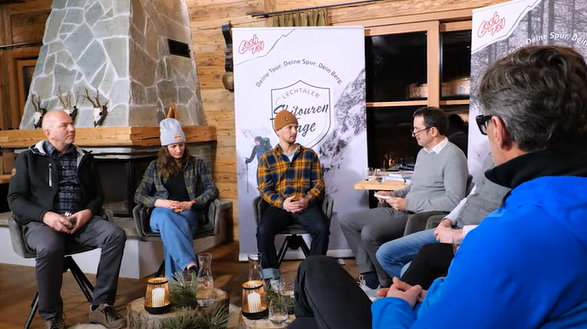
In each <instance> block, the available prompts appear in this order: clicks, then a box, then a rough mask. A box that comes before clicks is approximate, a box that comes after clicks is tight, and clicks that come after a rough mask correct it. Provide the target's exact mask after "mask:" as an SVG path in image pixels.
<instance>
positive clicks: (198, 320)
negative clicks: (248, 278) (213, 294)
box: [159, 305, 230, 329]
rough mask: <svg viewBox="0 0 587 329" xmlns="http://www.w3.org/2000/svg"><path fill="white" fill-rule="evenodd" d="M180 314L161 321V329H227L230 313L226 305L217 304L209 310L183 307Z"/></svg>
mask: <svg viewBox="0 0 587 329" xmlns="http://www.w3.org/2000/svg"><path fill="white" fill-rule="evenodd" d="M176 313H178V314H179V315H178V316H175V317H172V318H166V319H164V320H163V321H161V326H160V327H159V328H160V329H226V328H227V327H228V320H229V317H230V314H229V312H228V308H226V307H225V306H219V305H217V306H215V307H214V309H212V310H211V311H209V312H205V311H202V310H200V309H197V310H193V309H188V308H183V310H182V311H176Z"/></svg>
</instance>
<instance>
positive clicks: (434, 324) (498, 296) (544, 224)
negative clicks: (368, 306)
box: [372, 162, 587, 329]
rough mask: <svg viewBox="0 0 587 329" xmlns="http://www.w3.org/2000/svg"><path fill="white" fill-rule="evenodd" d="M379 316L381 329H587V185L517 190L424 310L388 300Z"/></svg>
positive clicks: (549, 179) (548, 184) (560, 182)
mask: <svg viewBox="0 0 587 329" xmlns="http://www.w3.org/2000/svg"><path fill="white" fill-rule="evenodd" d="M533 165H534V164H533ZM583 167H587V162H584V165H583ZM580 176H583V175H580ZM372 313H373V328H374V329H379V328H381V329H383V328H386V329H393V328H430V329H432V328H434V329H442V328H451V329H455V328H466V329H472V328H474V329H481V328H491V329H495V328H500V329H508V328H512V329H525V328H587V178H585V177H578V176H546V177H540V178H535V179H532V180H528V181H525V182H523V183H521V184H520V185H518V186H516V187H515V188H514V189H513V190H512V192H511V195H509V197H507V199H506V200H505V202H504V204H503V206H502V207H501V208H499V209H497V210H496V211H494V212H493V213H491V214H489V216H488V217H487V218H486V219H484V220H483V222H482V223H481V225H480V226H479V227H478V228H477V229H475V230H474V231H472V232H471V233H469V234H468V235H467V238H466V239H465V240H464V241H463V244H462V245H461V247H460V248H459V249H458V251H457V254H456V255H455V258H454V260H453V262H452V264H451V266H450V269H449V272H448V275H447V277H446V278H445V279H444V280H441V279H438V280H436V281H435V282H434V284H433V285H432V286H431V287H430V290H429V291H428V293H427V294H426V298H425V299H424V301H423V303H422V304H420V305H417V306H416V308H415V309H414V310H412V308H411V307H410V305H409V304H408V303H407V302H406V301H404V300H402V299H399V298H382V299H380V300H378V301H376V302H375V303H373V305H372Z"/></svg>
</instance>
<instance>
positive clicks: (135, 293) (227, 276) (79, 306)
mask: <svg viewBox="0 0 587 329" xmlns="http://www.w3.org/2000/svg"><path fill="white" fill-rule="evenodd" d="M211 252H212V255H213V260H212V272H213V274H214V284H215V286H216V287H217V288H219V289H223V290H225V291H227V292H228V294H229V296H230V302H231V303H232V304H235V305H237V306H240V299H241V295H240V294H241V285H242V283H243V282H245V281H246V280H247V276H248V264H247V263H240V262H238V261H237V260H238V242H231V243H229V244H226V245H221V246H218V247H215V248H213V249H212V250H211ZM299 263H300V261H284V262H283V263H282V265H281V272H282V274H283V275H286V276H290V277H293V276H295V273H296V271H297V268H298V265H299ZM345 263H346V265H345V268H346V270H347V271H348V272H349V273H351V275H352V276H353V277H355V278H356V277H357V276H358V271H357V267H356V263H355V260H354V259H345ZM88 278H89V279H90V281H92V282H94V279H95V276H94V275H88ZM145 287H146V279H120V281H119V284H118V294H117V298H116V304H115V308H116V310H117V311H119V312H120V313H121V314H122V315H126V305H127V304H128V303H130V302H131V301H133V300H135V299H137V298H140V297H142V296H143V294H144V293H145ZM36 291H37V289H36V282H35V272H34V268H32V267H28V266H17V265H5V264H0V328H2V329H17V328H22V327H23V325H24V323H25V321H26V318H27V316H28V314H29V312H30V303H31V300H32V298H33V297H34V295H35V292H36ZM61 296H62V298H63V301H64V312H65V314H66V320H65V323H66V325H67V326H73V325H75V324H78V323H87V322H88V310H89V306H88V303H87V301H86V299H85V297H84V295H83V294H82V292H81V290H80V289H79V287H78V286H77V284H76V283H75V280H74V279H73V277H72V276H71V274H70V273H65V274H64V279H63V288H62V291H61ZM42 328H45V323H44V321H43V320H42V319H41V318H40V317H39V315H38V314H37V315H36V316H35V319H34V320H33V323H32V326H31V329H42Z"/></svg>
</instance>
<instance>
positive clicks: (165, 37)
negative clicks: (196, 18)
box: [20, 0, 205, 129]
mask: <svg viewBox="0 0 587 329" xmlns="http://www.w3.org/2000/svg"><path fill="white" fill-rule="evenodd" d="M51 8H52V10H51V14H50V15H49V18H48V20H47V23H46V28H45V35H44V37H43V46H42V47H41V51H40V54H39V58H38V60H37V64H36V67H35V71H34V76H33V81H32V83H31V86H30V93H29V95H28V98H27V101H26V105H25V108H24V114H23V117H22V120H21V124H20V129H33V128H34V122H35V120H37V121H38V115H35V104H34V103H33V97H32V96H33V95H35V98H36V97H37V95H38V99H40V107H41V108H45V109H46V110H48V111H51V110H62V109H64V106H63V105H62V103H61V102H60V101H59V98H58V95H61V96H62V99H63V98H65V97H66V96H65V95H66V94H67V93H68V92H70V93H71V95H70V96H71V97H70V99H71V102H72V104H71V105H72V106H73V105H75V104H77V106H76V107H77V109H78V114H77V117H76V120H75V126H76V127H81V128H83V127H94V126H95V124H94V121H95V119H94V115H95V112H96V111H94V108H93V105H92V103H91V102H90V101H89V100H87V99H86V98H85V97H84V96H85V95H86V90H87V91H88V93H89V95H90V96H91V97H92V98H94V97H96V94H98V95H99V100H100V104H101V105H104V104H106V107H107V108H106V112H105V113H106V116H105V117H104V119H103V122H102V123H101V124H100V125H99V126H102V127H121V126H157V125H158V123H159V121H160V120H162V119H163V118H164V117H165V111H166V110H165V109H166V108H168V107H169V106H170V102H173V103H174V104H175V106H176V108H177V119H178V120H179V121H181V122H182V123H183V125H184V126H191V125H205V122H204V115H203V111H202V106H201V101H200V91H199V86H198V77H197V74H196V67H195V62H194V58H193V52H192V42H191V35H190V34H191V32H190V28H189V17H188V13H187V6H186V3H185V0H132V1H131V0H54V1H53V4H52V6H51ZM94 102H95V100H94ZM35 118H37V119H35Z"/></svg>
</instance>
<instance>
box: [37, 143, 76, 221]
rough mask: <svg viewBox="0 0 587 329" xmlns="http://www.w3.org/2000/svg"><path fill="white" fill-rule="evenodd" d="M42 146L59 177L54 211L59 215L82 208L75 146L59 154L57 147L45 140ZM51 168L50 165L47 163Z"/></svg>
mask: <svg viewBox="0 0 587 329" xmlns="http://www.w3.org/2000/svg"><path fill="white" fill-rule="evenodd" d="M43 147H44V148H45V151H47V154H48V155H49V156H50V157H51V158H52V159H53V163H54V164H55V167H57V168H55V169H56V170H57V177H59V179H58V180H59V182H58V184H59V185H58V186H59V190H58V192H57V198H55V202H54V204H53V206H54V207H55V211H56V212H58V213H60V214H61V215H63V214H65V213H66V212H70V213H75V212H77V211H79V210H81V208H82V204H81V203H82V196H83V193H84V191H83V189H82V186H81V184H80V182H79V180H78V178H77V155H78V154H77V152H76V151H75V147H73V146H71V147H70V148H69V150H67V151H66V152H65V153H63V154H61V153H59V151H57V149H56V148H55V147H54V146H53V145H52V144H51V143H49V141H45V142H44V143H43ZM49 168H50V169H51V170H55V169H52V166H51V165H49Z"/></svg>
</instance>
